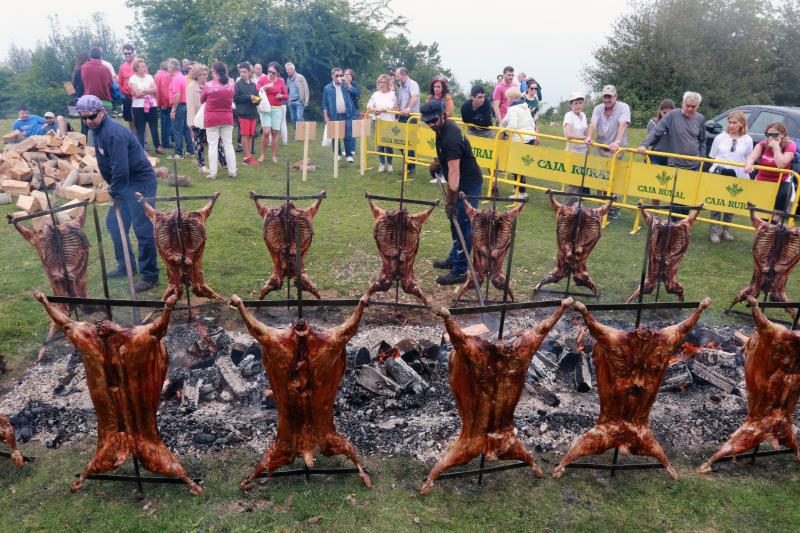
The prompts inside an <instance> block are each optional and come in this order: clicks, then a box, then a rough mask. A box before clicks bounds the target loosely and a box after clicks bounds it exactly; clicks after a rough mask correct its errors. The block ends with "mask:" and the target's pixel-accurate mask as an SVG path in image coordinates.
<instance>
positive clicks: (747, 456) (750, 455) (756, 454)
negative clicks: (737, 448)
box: [716, 448, 794, 463]
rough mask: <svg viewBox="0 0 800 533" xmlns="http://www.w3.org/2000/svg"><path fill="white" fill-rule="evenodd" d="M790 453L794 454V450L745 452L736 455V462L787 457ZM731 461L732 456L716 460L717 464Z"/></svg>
mask: <svg viewBox="0 0 800 533" xmlns="http://www.w3.org/2000/svg"><path fill="white" fill-rule="evenodd" d="M790 453H794V450H792V449H791V448H783V449H781V450H767V451H765V452H747V453H740V454H737V455H736V460H739V459H752V458H753V457H769V456H771V455H787V454H790ZM730 461H733V456H732V455H726V456H725V457H720V458H719V459H717V461H716V462H717V463H727V462H730Z"/></svg>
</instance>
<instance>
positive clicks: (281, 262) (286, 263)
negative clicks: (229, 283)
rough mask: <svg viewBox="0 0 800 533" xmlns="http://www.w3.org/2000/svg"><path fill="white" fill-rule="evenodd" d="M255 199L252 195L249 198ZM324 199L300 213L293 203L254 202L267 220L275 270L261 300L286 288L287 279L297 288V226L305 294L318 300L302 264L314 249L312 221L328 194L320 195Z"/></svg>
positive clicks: (266, 227) (269, 245)
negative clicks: (309, 294)
mask: <svg viewBox="0 0 800 533" xmlns="http://www.w3.org/2000/svg"><path fill="white" fill-rule="evenodd" d="M253 195H255V192H251V193H250V196H251V197H252V196H253ZM320 195H321V198H318V199H317V201H316V202H314V203H313V204H311V207H307V208H305V209H298V208H296V207H295V206H294V204H293V203H292V202H286V203H284V204H282V205H281V206H280V207H273V208H268V207H264V206H263V205H262V204H261V202H259V201H258V200H257V199H254V201H255V203H256V209H258V214H259V215H261V218H262V219H263V220H264V243H265V244H266V245H267V250H268V251H269V255H270V256H271V257H272V264H273V265H275V269H274V270H273V271H272V275H270V277H269V279H268V280H267V283H266V285H264V288H262V289H261V293H260V295H259V299H261V300H263V299H264V297H265V296H266V295H267V294H269V293H270V292H272V291H275V290H278V289H280V288H281V287H282V286H283V280H284V278H292V279H294V282H295V284H297V282H298V280H297V276H298V272H297V237H296V236H295V226H296V224H298V223H299V224H300V247H301V250H300V281H302V283H303V290H304V291H307V292H310V293H311V294H313V295H314V296H316V297H317V298H319V297H320V296H319V291H318V290H317V287H316V285H314V283H313V282H312V281H311V279H310V278H309V277H308V274H306V272H305V269H304V268H303V262H304V260H305V257H306V253H307V252H308V249H309V248H310V247H311V240H312V239H313V237H314V228H313V227H312V225H311V220H312V219H313V218H314V215H316V214H317V211H318V210H319V205H320V204H321V203H322V199H323V198H325V191H320Z"/></svg>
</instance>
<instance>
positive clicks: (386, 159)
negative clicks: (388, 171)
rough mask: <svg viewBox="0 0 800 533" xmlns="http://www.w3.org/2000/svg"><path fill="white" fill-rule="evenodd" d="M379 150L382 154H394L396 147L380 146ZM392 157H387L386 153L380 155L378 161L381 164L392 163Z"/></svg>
mask: <svg viewBox="0 0 800 533" xmlns="http://www.w3.org/2000/svg"><path fill="white" fill-rule="evenodd" d="M378 152H380V153H382V154H394V148H389V147H388V146H378ZM392 159H393V158H391V157H386V156H384V155H379V156H378V161H380V162H381V165H391V164H392Z"/></svg>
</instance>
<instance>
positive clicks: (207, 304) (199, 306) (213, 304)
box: [172, 300, 228, 311]
mask: <svg viewBox="0 0 800 533" xmlns="http://www.w3.org/2000/svg"><path fill="white" fill-rule="evenodd" d="M225 305H228V302H224V301H223V302H220V301H218V300H212V301H210V302H203V303H198V304H192V307H191V308H190V307H189V306H188V305H176V306H175V307H173V308H172V310H173V311H188V310H189V309H192V310H197V309H203V308H206V307H223V306H225Z"/></svg>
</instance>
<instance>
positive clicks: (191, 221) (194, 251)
mask: <svg viewBox="0 0 800 533" xmlns="http://www.w3.org/2000/svg"><path fill="white" fill-rule="evenodd" d="M141 197H142V195H141V194H139V193H136V198H138V199H140V200H141ZM218 197H219V193H218V192H215V193H214V197H213V198H212V199H211V200H210V201H209V202H208V203H207V204H206V205H205V206H203V207H202V208H201V209H199V210H197V211H186V210H184V209H181V211H180V216H178V209H177V208H175V209H173V210H172V211H170V212H169V213H165V212H163V211H158V210H156V209H155V208H153V207H152V206H151V205H150V204H148V203H147V202H142V207H144V211H145V214H146V215H147V218H149V219H150V222H152V223H153V233H154V234H155V241H156V247H157V248H158V254H159V255H160V256H161V259H163V260H164V264H165V265H166V266H167V277H168V279H169V283H168V284H167V290H166V292H164V294H163V295H162V296H161V299H162V300H166V299H167V298H169V297H170V296H172V295H173V294H174V295H176V296H177V297H178V298H180V297H181V296H182V295H183V286H184V283H185V282H187V281H188V283H189V286H190V287H191V289H192V292H193V293H194V294H195V295H196V296H204V297H206V298H212V299H214V300H222V296H220V295H219V294H217V293H216V292H215V291H214V289H212V288H211V287H209V286H208V284H207V283H206V282H205V279H204V278H203V266H202V261H203V252H204V251H205V248H206V220H208V217H209V216H211V210H212V209H213V208H214V203H215V202H216V201H217V198H218ZM184 277H185V279H184Z"/></svg>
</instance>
